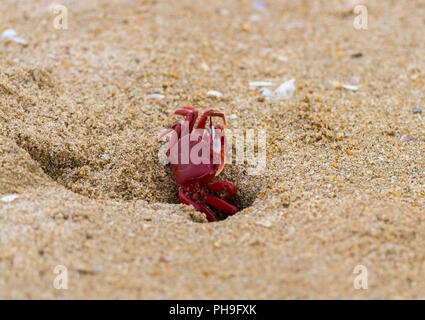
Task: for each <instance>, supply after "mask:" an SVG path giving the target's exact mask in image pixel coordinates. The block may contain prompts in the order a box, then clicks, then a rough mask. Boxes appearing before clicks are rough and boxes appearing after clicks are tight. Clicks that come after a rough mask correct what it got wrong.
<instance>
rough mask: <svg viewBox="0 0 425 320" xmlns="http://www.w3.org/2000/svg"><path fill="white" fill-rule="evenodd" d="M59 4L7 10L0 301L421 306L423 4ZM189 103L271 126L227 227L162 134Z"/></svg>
mask: <svg viewBox="0 0 425 320" xmlns="http://www.w3.org/2000/svg"><path fill="white" fill-rule="evenodd" d="M362 4H363V5H364V7H360V9H359V7H356V6H358V5H362ZM61 5H62V6H59V7H58V6H53V7H52V2H51V1H47V0H39V1H29V0H28V1H13V0H3V1H1V2H0V33H1V32H3V33H2V34H0V298H1V299H99V298H104V299H313V298H320V299H370V298H376V299H384V298H411V299H418V298H421V299H424V298H425V251H424V248H425V188H424V185H425V167H424V154H425V138H424V137H425V134H424V133H425V122H424V121H425V120H424V116H425V99H424V98H425V97H424V92H425V90H424V89H425V83H424V76H425V61H424V56H425V42H424V41H423V39H424V38H425V26H424V23H425V20H424V17H425V4H424V3H423V2H422V1H419V0H418V1H413V0H412V1H403V2H402V1H372V0H370V1H363V2H359V1H354V0H352V1H336V0H335V1H301V0H300V1H279V0H274V1H272V0H265V1H248V0H240V1H224V0H218V1H213V0H207V1H206V0H204V1H189V0H176V1H164V0H143V1H130V0H128V1H107V0H96V1H80V0H78V1H71V0H69V1H67V0H64V1H62V2H61ZM356 8H357V9H356ZM362 8H363V9H362ZM364 8H366V9H367V29H365V28H360V29H359V28H358V26H359V22H361V23H362V24H361V26H363V27H364V26H365V25H364V23H365V20H364V19H363V20H362V21H360V20H359V15H360V14H362V13H364ZM359 10H360V11H359ZM356 19H357V20H356ZM5 31H7V32H6V33H5ZM291 79H294V81H293V82H291V81H290V80H291ZM287 81H289V82H287ZM255 82H263V83H261V84H258V83H255ZM285 82H286V83H287V84H288V83H293V84H294V89H295V90H289V91H285V92H284V94H283V95H279V94H278V93H279V92H276V91H275V90H276V88H278V87H279V86H280V85H281V84H282V83H285ZM261 89H263V90H261ZM264 89H268V90H270V91H268V90H264ZM260 91H261V92H260ZM268 92H271V93H272V94H271V96H268V94H267V93H268ZM186 105H192V106H194V107H196V108H197V109H199V110H200V111H204V110H206V109H209V108H214V109H216V110H218V111H220V112H223V113H224V114H225V115H226V118H227V125H228V129H229V131H230V130H242V132H245V130H248V129H251V130H253V132H254V133H255V135H257V133H258V132H260V131H264V132H265V133H266V134H267V140H266V141H267V145H266V155H265V159H266V166H265V169H264V170H262V171H261V170H260V172H254V173H256V174H253V171H252V168H253V167H255V164H252V163H250V162H249V161H247V162H244V163H236V161H234V162H233V163H228V164H227V165H226V167H225V168H224V170H223V172H222V173H221V174H220V175H219V176H218V177H217V179H227V180H229V181H232V182H234V183H235V184H236V185H237V186H238V192H237V195H236V197H235V199H234V202H233V203H234V204H235V205H236V206H238V208H240V209H241V210H240V212H238V213H237V214H235V215H234V216H231V217H229V218H227V219H225V220H222V221H219V222H216V223H206V219H205V217H204V216H203V214H201V213H198V212H196V211H195V210H194V209H193V208H191V207H189V206H185V205H182V204H180V203H179V199H178V196H177V186H176V183H175V181H174V178H173V176H172V173H171V169H170V166H169V165H164V164H163V163H162V162H161V161H160V158H161V155H162V156H163V149H161V148H162V146H163V145H164V144H163V143H162V144H161V143H156V142H155V137H156V136H157V135H158V134H159V133H160V132H161V131H162V130H163V129H164V128H166V127H167V126H169V125H170V124H172V123H173V122H172V121H170V120H169V121H166V119H167V116H168V115H169V114H170V113H171V112H173V111H175V110H176V109H177V108H181V107H183V106H186ZM175 119H177V118H175ZM161 150H162V151H161ZM255 150H256V152H257V153H256V154H255V155H257V156H258V153H259V152H260V151H259V148H256V149H255ZM65 275H66V276H67V277H66V279H67V281H65V282H64V280H63V279H65V278H63V277H64V276H65ZM58 277H59V278H58ZM58 279H62V280H61V281H58ZM64 286H65V287H66V288H65V287H64Z"/></svg>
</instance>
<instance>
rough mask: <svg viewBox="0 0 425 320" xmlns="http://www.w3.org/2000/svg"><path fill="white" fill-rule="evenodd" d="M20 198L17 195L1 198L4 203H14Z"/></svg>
mask: <svg viewBox="0 0 425 320" xmlns="http://www.w3.org/2000/svg"><path fill="white" fill-rule="evenodd" d="M18 197H19V195H17V194H7V195H5V196H3V197H1V198H0V200H1V201H3V202H12V201H13V200H15V199H16V198H18Z"/></svg>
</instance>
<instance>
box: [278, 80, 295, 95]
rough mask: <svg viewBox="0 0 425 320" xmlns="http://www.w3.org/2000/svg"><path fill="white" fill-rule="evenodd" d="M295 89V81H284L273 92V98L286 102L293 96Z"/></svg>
mask: <svg viewBox="0 0 425 320" xmlns="http://www.w3.org/2000/svg"><path fill="white" fill-rule="evenodd" d="M295 89H296V88H295V79H291V80H288V81H285V82H284V83H282V84H281V85H280V86H279V88H277V89H276V90H275V91H274V92H273V97H275V98H277V99H284V100H288V99H290V98H291V97H292V95H293V94H294V92H295Z"/></svg>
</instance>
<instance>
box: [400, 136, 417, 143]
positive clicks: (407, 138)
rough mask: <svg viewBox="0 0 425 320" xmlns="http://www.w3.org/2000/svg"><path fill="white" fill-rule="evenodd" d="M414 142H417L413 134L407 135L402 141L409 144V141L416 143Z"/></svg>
mask: <svg viewBox="0 0 425 320" xmlns="http://www.w3.org/2000/svg"><path fill="white" fill-rule="evenodd" d="M414 140H415V137H414V136H412V135H411V134H405V135H403V136H402V137H401V139H400V141H401V142H409V141H414Z"/></svg>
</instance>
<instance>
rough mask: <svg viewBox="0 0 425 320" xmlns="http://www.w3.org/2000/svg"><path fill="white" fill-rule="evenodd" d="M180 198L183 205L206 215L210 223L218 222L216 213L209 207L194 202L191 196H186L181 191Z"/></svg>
mask: <svg viewBox="0 0 425 320" xmlns="http://www.w3.org/2000/svg"><path fill="white" fill-rule="evenodd" d="M179 198H180V201H181V202H182V203H184V204H186V205H188V206H192V207H194V208H195V209H196V210H197V211H200V212H203V213H205V215H206V216H207V220H208V222H214V221H217V219H216V217H215V215H214V212H213V211H212V210H211V209H210V208H208V206H207V205H205V204H203V203H199V202H195V201H193V200H192V199H191V198H190V197H189V196H187V195H186V194H184V193H183V192H182V191H179Z"/></svg>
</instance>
